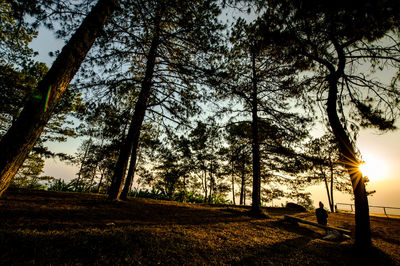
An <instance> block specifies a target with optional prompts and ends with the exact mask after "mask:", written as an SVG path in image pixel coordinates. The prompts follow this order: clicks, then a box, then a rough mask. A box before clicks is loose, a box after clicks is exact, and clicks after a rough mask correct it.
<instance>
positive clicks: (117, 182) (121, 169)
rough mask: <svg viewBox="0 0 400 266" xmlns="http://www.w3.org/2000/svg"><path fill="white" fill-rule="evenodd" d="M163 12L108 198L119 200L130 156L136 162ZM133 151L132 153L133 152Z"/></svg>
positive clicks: (159, 17) (155, 25)
mask: <svg viewBox="0 0 400 266" xmlns="http://www.w3.org/2000/svg"><path fill="white" fill-rule="evenodd" d="M161 16H162V14H161V12H159V13H158V14H157V16H156V18H155V20H154V27H155V28H154V35H153V40H152V41H151V46H150V50H149V54H148V56H147V63H146V73H145V76H144V80H143V82H142V87H141V90H140V93H139V97H138V100H137V102H136V105H135V111H134V113H133V117H132V120H131V124H130V126H129V130H128V135H127V137H126V140H125V142H124V143H123V144H122V145H121V149H120V152H119V156H118V160H117V163H116V166H115V171H114V175H113V177H112V181H111V186H110V189H109V191H108V199H110V200H119V198H120V195H121V190H122V185H123V184H124V183H123V181H124V178H125V173H126V168H127V167H128V162H129V156H131V163H132V164H136V154H137V148H138V144H139V137H140V130H141V128H142V123H143V120H144V115H145V113H146V109H147V101H148V98H149V96H150V91H151V83H152V79H153V73H154V67H155V63H156V58H157V49H158V45H159V43H160V40H159V38H160V21H161ZM131 153H132V154H131Z"/></svg>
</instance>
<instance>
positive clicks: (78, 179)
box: [75, 136, 92, 191]
mask: <svg viewBox="0 0 400 266" xmlns="http://www.w3.org/2000/svg"><path fill="white" fill-rule="evenodd" d="M90 145H92V136H90V138H89V141H88V144H87V145H86V149H85V153H84V155H83V158H82V162H81V166H80V168H79V172H78V177H77V178H76V183H75V191H78V188H79V182H80V181H81V175H82V169H83V165H84V163H85V161H86V158H87V154H88V152H89V148H90Z"/></svg>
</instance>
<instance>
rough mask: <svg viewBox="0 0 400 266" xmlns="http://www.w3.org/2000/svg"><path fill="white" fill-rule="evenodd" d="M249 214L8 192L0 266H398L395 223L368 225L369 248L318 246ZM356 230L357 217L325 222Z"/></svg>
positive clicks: (272, 216) (276, 214)
mask: <svg viewBox="0 0 400 266" xmlns="http://www.w3.org/2000/svg"><path fill="white" fill-rule="evenodd" d="M265 212H266V213H267V214H268V216H269V218H253V217H250V216H248V215H247V214H248V212H247V209H245V208H239V207H226V206H225V207H215V206H206V205H197V204H183V203H177V202H167V201H155V200H148V199H135V198H132V199H129V200H128V201H126V202H108V201H106V200H105V197H104V196H100V195H93V194H83V193H81V194H78V193H61V192H46V191H26V190H20V191H18V190H14V191H12V190H9V191H7V192H6V193H5V195H3V198H1V199H0V264H2V265H12V264H14V265H26V264H41V265H47V264H52V265H60V264H62V265H76V264H79V265H82V264H84V265H86V264H90V265H96V264H100V265H108V264H112V265H121V264H133V265H140V264H144V265H148V264H151V265H153V264H168V265H177V264H178V265H181V264H203V265H204V264H240V265H244V264H245V265H253V264H258V265H259V264H265V265H277V264H278V265H280V264H285V265H287V264H292V265H305V264H313V265H314V264H323V265H349V264H350V265H400V248H399V247H400V220H398V219H387V218H381V217H371V226H372V232H373V243H374V246H375V247H374V248H373V249H371V250H368V251H357V250H355V249H354V248H353V246H352V244H351V240H346V241H342V242H331V241H325V240H323V239H322V237H323V234H324V231H322V230H320V229H316V228H313V227H311V226H300V227H299V226H294V225H290V224H285V223H282V222H281V220H280V219H281V218H282V217H283V215H284V214H295V215H297V216H299V217H302V218H305V219H310V220H315V219H314V214H313V213H293V212H290V211H289V210H287V209H283V208H268V209H266V210H265ZM329 223H330V224H331V225H334V226H339V227H344V228H348V229H351V230H353V227H354V225H353V223H354V217H353V216H352V215H351V214H348V213H347V214H346V213H339V214H331V215H330V216H329Z"/></svg>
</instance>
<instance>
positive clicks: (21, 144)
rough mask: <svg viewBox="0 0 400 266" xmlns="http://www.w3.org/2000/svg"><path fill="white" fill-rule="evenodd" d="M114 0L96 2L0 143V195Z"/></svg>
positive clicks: (83, 55)
mask: <svg viewBox="0 0 400 266" xmlns="http://www.w3.org/2000/svg"><path fill="white" fill-rule="evenodd" d="M117 2H118V1H117V0H99V2H98V3H97V4H96V5H95V6H94V7H93V9H92V10H91V12H90V13H89V14H88V15H87V16H86V18H85V19H84V20H83V22H82V23H81V25H80V27H79V28H78V29H77V30H76V32H75V33H74V34H73V35H72V37H71V39H70V40H69V41H68V43H67V44H66V45H65V46H64V48H63V49H62V51H61V52H60V54H59V55H58V56H57V58H56V60H55V61H54V63H53V65H52V67H51V68H50V70H49V71H48V72H47V74H46V75H45V76H44V77H43V79H42V80H41V81H40V82H39V84H38V85H37V87H36V91H37V95H32V96H35V97H30V98H29V99H27V101H26V103H25V106H24V108H23V110H22V111H21V113H20V114H19V116H18V119H16V120H15V121H14V123H13V124H12V126H11V127H10V128H9V130H8V131H7V133H6V134H5V135H4V136H3V137H2V139H1V141H0V150H1V151H2V153H1V154H0V196H1V195H2V194H3V193H4V191H5V190H6V189H7V187H8V186H9V184H10V182H11V180H12V178H13V177H14V176H15V174H16V172H17V171H18V169H19V167H20V166H21V165H22V164H23V162H24V160H25V158H26V156H27V155H28V154H29V152H30V151H31V150H32V148H33V146H34V145H35V143H36V141H37V140H38V138H39V137H40V135H41V133H42V131H43V129H44V127H45V126H46V124H47V122H48V121H49V120H50V118H51V116H52V113H53V111H54V109H55V108H56V106H57V103H58V102H59V101H60V99H61V97H62V96H63V94H64V92H65V91H66V90H67V88H68V85H69V83H70V81H71V80H72V78H73V77H74V76H75V74H76V72H77V71H78V69H79V67H80V65H81V63H82V61H83V60H84V58H85V56H86V54H87V52H88V51H89V49H90V48H91V46H92V45H93V42H94V41H95V40H96V38H97V37H98V35H99V34H100V33H101V31H102V28H103V25H104V24H105V23H106V21H107V18H108V17H109V16H110V15H111V13H112V11H113V10H114V9H115V7H116V6H117Z"/></svg>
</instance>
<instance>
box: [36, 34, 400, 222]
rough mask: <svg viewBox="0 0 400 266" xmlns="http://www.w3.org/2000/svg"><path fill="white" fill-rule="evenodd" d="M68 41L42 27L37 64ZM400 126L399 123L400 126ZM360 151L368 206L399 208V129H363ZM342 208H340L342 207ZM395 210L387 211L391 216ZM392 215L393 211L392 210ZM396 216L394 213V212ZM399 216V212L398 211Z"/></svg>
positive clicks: (321, 197) (343, 198)
mask: <svg viewBox="0 0 400 266" xmlns="http://www.w3.org/2000/svg"><path fill="white" fill-rule="evenodd" d="M64 44H65V42H64V41H63V40H59V39H56V38H55V37H54V35H53V34H52V33H51V32H50V31H48V30H46V29H44V28H40V30H39V36H38V38H37V39H35V40H33V42H32V43H31V45H30V47H31V48H33V49H34V50H36V51H38V52H39V56H38V57H37V60H38V61H41V62H45V63H46V64H47V65H48V66H49V67H50V66H51V63H52V61H53V60H54V58H52V57H50V56H49V55H48V53H49V52H50V51H52V52H54V51H55V50H57V49H61V48H62V47H63V45H64ZM397 126H398V127H400V123H397ZM80 141H82V139H69V140H68V142H66V143H50V144H49V147H50V149H51V150H52V151H54V152H65V153H68V154H74V153H75V152H76V151H77V148H78V147H79V144H80ZM357 146H358V149H359V150H360V151H361V154H362V156H363V159H364V161H365V162H366V163H365V167H366V169H367V171H368V173H366V174H367V176H368V178H369V179H370V182H369V183H368V185H367V189H368V190H376V193H374V194H373V196H370V197H369V204H370V205H372V206H388V207H400V130H396V131H392V132H388V133H385V134H382V133H379V132H377V131H376V130H371V129H362V130H361V131H360V134H359V137H358V140H357ZM77 171H78V166H76V165H69V164H65V163H62V162H60V161H58V160H57V159H48V160H46V164H45V168H44V175H49V176H54V177H55V178H62V179H65V180H70V179H72V178H74V177H75V176H76V173H77ZM307 191H309V192H311V193H312V200H313V202H314V206H315V207H316V206H317V205H318V202H319V201H322V202H324V203H325V205H326V206H328V200H327V196H326V192H325V188H324V187H322V186H314V187H310V188H308V189H307ZM335 201H336V202H337V203H353V200H352V198H351V195H348V194H343V193H339V192H336V193H335ZM340 207H342V206H340V205H339V208H340ZM391 211H392V210H388V212H389V213H390V212H391ZM371 212H377V213H381V212H382V209H381V208H380V209H379V208H371ZM392 212H393V211H392ZM393 213H394V212H393ZM396 214H400V211H396Z"/></svg>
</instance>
